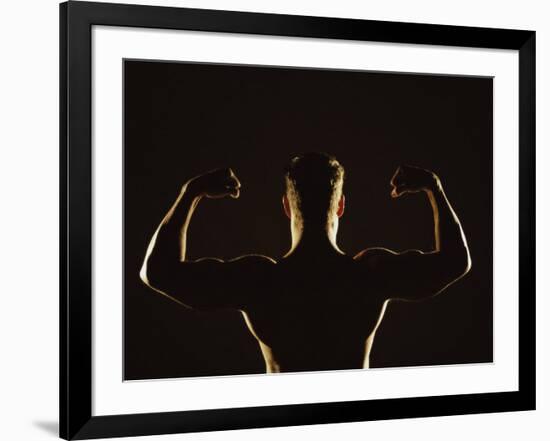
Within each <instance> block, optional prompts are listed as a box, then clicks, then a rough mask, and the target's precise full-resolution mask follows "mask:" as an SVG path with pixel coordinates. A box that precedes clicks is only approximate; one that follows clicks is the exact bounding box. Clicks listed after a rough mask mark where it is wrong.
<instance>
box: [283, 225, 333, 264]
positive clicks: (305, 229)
mask: <svg viewBox="0 0 550 441" xmlns="http://www.w3.org/2000/svg"><path fill="white" fill-rule="evenodd" d="M337 230H338V221H337V220H336V221H331V222H327V224H326V225H324V226H323V225H301V224H297V225H296V224H294V225H291V235H292V247H291V248H290V250H289V251H288V253H287V254H286V256H285V257H287V256H289V255H290V254H294V253H300V254H301V253H305V254H319V253H320V254H327V253H330V254H333V253H334V252H337V253H340V254H344V253H343V252H342V251H341V250H340V249H339V248H338V245H337V243H336V233H337Z"/></svg>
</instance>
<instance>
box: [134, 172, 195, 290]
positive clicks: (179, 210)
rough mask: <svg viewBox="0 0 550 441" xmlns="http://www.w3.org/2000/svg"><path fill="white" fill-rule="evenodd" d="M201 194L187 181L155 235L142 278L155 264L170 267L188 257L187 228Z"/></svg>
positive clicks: (146, 257)
mask: <svg viewBox="0 0 550 441" xmlns="http://www.w3.org/2000/svg"><path fill="white" fill-rule="evenodd" d="M201 197H202V196H201V195H200V194H199V193H198V192H196V191H195V190H194V189H193V186H192V185H191V183H187V184H185V185H184V186H183V188H182V189H181V192H180V194H179V195H178V198H177V199H176V201H175V202H174V204H173V205H172V207H171V208H170V210H168V213H166V215H165V216H164V218H163V219H162V222H161V223H160V225H159V226H158V228H157V230H156V232H155V234H154V235H153V237H152V239H151V242H150V244H149V247H148V249H147V254H146V256H145V261H144V264H143V268H142V279H143V278H144V276H145V278H146V279H147V280H148V279H149V277H148V273H150V272H151V271H152V270H154V269H155V268H154V267H155V266H157V267H159V266H162V267H170V266H171V265H173V264H175V263H177V262H182V261H184V260H185V257H186V248H187V247H186V239H187V229H188V227H189V223H190V221H191V217H192V215H193V212H194V210H195V208H196V206H197V204H198V203H199V201H200V199H201Z"/></svg>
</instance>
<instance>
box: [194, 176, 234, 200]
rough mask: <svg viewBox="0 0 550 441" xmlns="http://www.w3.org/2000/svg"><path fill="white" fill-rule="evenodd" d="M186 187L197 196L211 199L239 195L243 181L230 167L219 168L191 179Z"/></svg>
mask: <svg viewBox="0 0 550 441" xmlns="http://www.w3.org/2000/svg"><path fill="white" fill-rule="evenodd" d="M186 187H187V188H188V189H189V190H190V191H192V192H193V193H194V194H196V195H197V196H206V197H207V198H211V199H218V198H223V197H226V196H230V197H232V198H234V199H236V198H238V197H239V193H240V190H239V189H240V188H241V183H240V182H239V180H238V179H237V176H235V173H233V170H231V169H230V168H219V169H216V170H212V171H210V172H208V173H205V174H203V175H199V176H197V177H195V178H193V179H191V180H190V181H189V182H188V183H187V184H186Z"/></svg>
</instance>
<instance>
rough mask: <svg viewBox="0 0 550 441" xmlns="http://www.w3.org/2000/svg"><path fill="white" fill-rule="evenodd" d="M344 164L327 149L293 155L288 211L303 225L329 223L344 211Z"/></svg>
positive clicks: (288, 180) (287, 176)
mask: <svg viewBox="0 0 550 441" xmlns="http://www.w3.org/2000/svg"><path fill="white" fill-rule="evenodd" d="M343 184H344V167H342V165H341V164H340V163H339V162H338V161H337V160H336V158H334V157H332V156H330V155H327V154H325V153H317V152H314V153H305V154H303V155H300V156H296V157H295V158H293V159H292V160H291V161H290V163H289V165H288V167H287V170H286V173H285V186H286V192H285V196H284V197H283V204H284V208H285V212H286V214H287V216H288V217H289V218H290V219H294V220H295V221H296V222H298V223H300V224H301V226H302V227H303V226H305V225H317V226H323V227H324V226H326V224H327V222H329V221H330V220H331V219H333V218H334V217H335V216H337V217H340V216H342V214H343V213H344V196H343V193H342V188H343Z"/></svg>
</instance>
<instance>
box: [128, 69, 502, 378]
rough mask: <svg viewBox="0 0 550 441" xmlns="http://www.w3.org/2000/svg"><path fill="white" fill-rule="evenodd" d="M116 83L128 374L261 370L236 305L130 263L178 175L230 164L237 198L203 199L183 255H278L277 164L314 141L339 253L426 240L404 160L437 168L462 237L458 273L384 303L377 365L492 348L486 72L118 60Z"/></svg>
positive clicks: (428, 227) (284, 241) (283, 227)
mask: <svg viewBox="0 0 550 441" xmlns="http://www.w3.org/2000/svg"><path fill="white" fill-rule="evenodd" d="M124 86H125V87H124V91H125V98H124V105H125V108H124V123H125V140H124V154H125V158H124V164H125V170H124V186H125V190H124V196H125V209H124V215H125V217H124V240H125V242H124V253H125V255H124V259H125V261H124V264H125V287H124V306H125V308H124V340H125V341H124V376H125V379H127V380H131V379H144V378H162V377H182V376H197V375H198V376H205V375H233V374H249V373H261V372H263V371H264V363H263V360H262V358H261V354H260V351H259V348H258V346H257V343H256V342H255V340H254V339H253V338H252V337H251V336H250V335H249V333H248V331H247V329H246V327H245V324H244V322H243V320H242V319H241V316H240V314H239V313H237V312H216V313H198V312H194V311H189V310H186V309H184V308H183V307H180V306H179V305H177V304H175V303H173V302H171V301H170V300H168V299H166V298H164V297H163V296H160V295H157V294H155V293H154V292H153V291H151V290H149V289H148V288H146V287H145V286H144V285H143V284H142V283H141V281H140V280H139V277H138V272H139V267H140V265H141V263H142V260H143V257H144V253H145V249H146V247H147V243H148V241H149V239H150V237H151V235H152V234H153V232H154V229H155V228H156V226H157V225H158V223H159V222H160V220H161V219H162V217H163V215H164V213H165V212H166V211H167V209H168V208H169V206H170V205H171V203H172V202H173V201H174V199H175V198H176V196H177V193H178V191H179V188H180V187H181V185H182V184H183V183H184V182H185V181H186V180H187V179H189V178H191V177H193V176H194V175H196V174H199V173H201V172H204V171H207V170H210V169H213V168H216V167H223V166H231V167H232V168H233V169H234V170H235V172H236V174H237V176H238V177H239V179H240V180H241V183H242V186H243V187H242V192H241V197H240V199H239V200H230V199H223V200H204V201H203V202H202V203H201V205H200V206H199V208H198V210H197V212H196V214H195V216H194V218H193V221H192V224H191V228H190V237H189V240H188V246H189V248H188V249H189V252H188V256H189V257H190V258H198V257H204V256H217V257H222V258H230V257H235V256H238V255H241V254H246V253H261V254H266V255H269V256H272V257H274V258H277V257H279V256H281V255H282V254H283V253H284V252H286V251H287V249H288V247H289V243H290V232H289V226H288V221H287V219H286V217H285V216H284V214H283V211H282V208H281V202H280V201H281V196H282V189H283V187H282V172H283V168H284V166H285V164H286V163H287V161H288V160H289V159H290V157H291V156H292V155H293V154H294V153H299V152H304V151H315V150H320V151H327V152H330V153H332V154H334V155H335V156H336V157H337V158H338V159H339V160H340V162H341V163H342V164H343V165H344V167H345V168H346V174H347V176H346V182H345V186H344V192H345V194H346V202H347V209H346V213H345V215H344V217H343V218H342V220H341V224H340V231H339V236H338V237H339V240H338V242H339V244H340V246H341V248H342V249H343V250H344V251H346V252H347V253H349V254H355V253H356V252H358V251H360V250H362V249H364V248H366V247H369V246H386V247H389V248H393V249H395V250H403V249H407V248H419V249H425V250H427V249H430V248H432V247H433V226H432V220H431V210H430V207H429V204H428V201H427V199H426V197H425V196H424V195H422V194H418V195H410V196H408V197H406V198H401V199H398V200H392V199H391V198H390V197H389V190H390V188H389V183H388V182H389V179H390V177H391V175H392V173H393V171H394V170H395V168H396V166H397V165H399V164H401V163H407V164H413V165H418V166H422V167H425V168H429V169H432V170H434V171H436V172H437V173H438V174H439V176H440V177H441V179H442V181H443V184H444V187H445V190H446V192H447V196H448V197H449V199H450V201H451V203H452V204H453V206H454V208H455V210H456V211H457V213H458V215H459V217H460V219H461V221H462V224H463V227H464V230H465V233H466V235H467V237H468V240H469V244H470V248H471V253H472V260H473V267H472V271H471V272H470V273H469V274H468V275H467V276H466V277H465V278H464V279H463V280H461V281H460V282H458V283H457V284H455V285H453V286H452V287H451V288H449V289H448V290H447V291H446V292H445V294H444V295H441V296H438V297H436V298H435V299H432V300H429V301H427V302H424V303H420V304H411V303H394V304H390V306H389V308H388V311H387V313H386V318H385V320H384V322H383V324H382V326H381V327H380V329H379V331H378V335H377V338H376V341H375V345H374V349H373V352H372V356H371V365H372V367H387V366H413V365H440V364H450V363H474V362H488V361H491V360H492V350H493V345H492V339H493V334H492V327H493V320H492V234H493V230H492V88H493V84H492V79H490V78H473V77H451V76H429V75H412V74H387V73H366V72H351V71H330V70H301V69H289V68H260V67H254V66H232V65H211V64H188V63H168V62H143V61H130V60H126V61H125V64H124ZM335 277H338V275H337V274H335ZM336 320H337V318H336V317H335V321H336ZM336 325H337V323H335V326H336Z"/></svg>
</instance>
